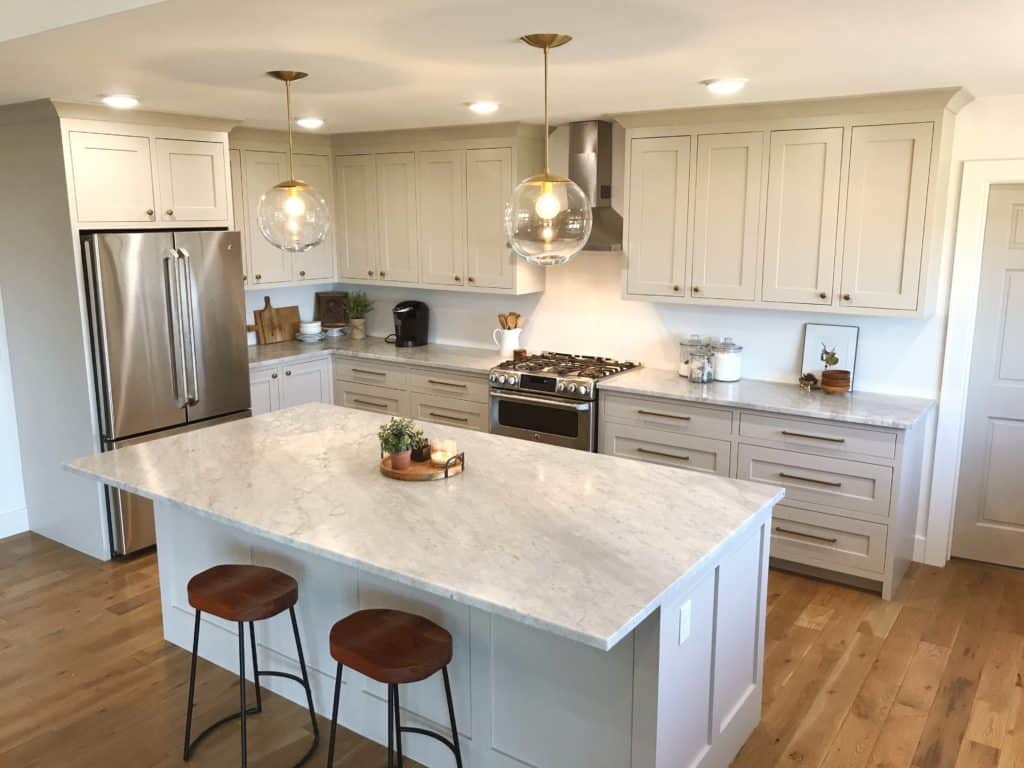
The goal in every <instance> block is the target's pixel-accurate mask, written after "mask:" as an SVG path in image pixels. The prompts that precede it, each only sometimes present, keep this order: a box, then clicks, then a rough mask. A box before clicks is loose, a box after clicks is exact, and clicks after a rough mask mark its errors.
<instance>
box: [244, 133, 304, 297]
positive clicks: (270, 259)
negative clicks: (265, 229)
mask: <svg viewBox="0 0 1024 768" xmlns="http://www.w3.org/2000/svg"><path fill="white" fill-rule="evenodd" d="M287 178H288V155H287V154H285V153H284V152H257V151H253V150H245V151H243V152H242V187H243V191H244V201H243V205H244V209H245V213H244V214H243V217H242V218H244V220H245V222H246V227H247V228H248V232H247V236H246V241H247V242H248V244H249V248H248V252H247V253H246V254H245V263H246V270H245V273H246V274H247V275H248V276H249V279H248V280H247V281H246V282H247V285H248V286H249V287H257V286H261V285H273V284H274V283H287V282H290V281H291V279H292V260H293V254H291V253H288V252H287V251H282V250H281V249H280V248H278V247H277V246H276V245H272V244H271V243H270V241H268V240H267V239H266V238H265V237H263V233H262V232H260V225H259V219H258V217H257V211H258V210H259V205H260V198H261V197H262V196H263V193H264V192H266V191H267V190H268V189H270V188H271V187H273V186H274V185H275V184H278V183H280V182H281V181H284V180H285V179H287Z"/></svg>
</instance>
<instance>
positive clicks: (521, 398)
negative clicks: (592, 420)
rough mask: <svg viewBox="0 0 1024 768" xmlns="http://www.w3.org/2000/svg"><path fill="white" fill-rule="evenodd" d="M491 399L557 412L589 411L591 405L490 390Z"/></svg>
mask: <svg viewBox="0 0 1024 768" xmlns="http://www.w3.org/2000/svg"><path fill="white" fill-rule="evenodd" d="M491 397H494V398H497V399H498V400H509V401H511V402H513V403H529V404H530V405H543V406H544V407H545V408H555V409H557V410H559V411H577V412H579V411H589V410H590V406H591V405H592V403H587V402H582V403H574V402H571V401H564V400H555V399H554V398H552V399H550V400H549V399H548V398H546V397H531V396H530V395H515V394H511V393H509V392H495V391H494V390H491Z"/></svg>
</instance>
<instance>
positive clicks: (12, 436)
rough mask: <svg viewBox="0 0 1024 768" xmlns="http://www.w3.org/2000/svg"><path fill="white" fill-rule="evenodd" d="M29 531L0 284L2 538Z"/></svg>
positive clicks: (0, 535)
mask: <svg viewBox="0 0 1024 768" xmlns="http://www.w3.org/2000/svg"><path fill="white" fill-rule="evenodd" d="M27 530H28V513H27V512H26V511H25V488H24V486H23V484H22V481H21V454H20V452H19V450H18V424H17V422H16V421H15V417H14V390H13V388H12V386H11V365H10V359H9V357H8V354H7V327H6V324H5V322H4V313H3V294H2V287H0V539H3V538H5V537H7V536H12V535H14V534H15V533H21V532H22V531H27Z"/></svg>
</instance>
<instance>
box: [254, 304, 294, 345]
mask: <svg viewBox="0 0 1024 768" xmlns="http://www.w3.org/2000/svg"><path fill="white" fill-rule="evenodd" d="M252 315H253V319H254V320H255V326H256V342H257V343H258V344H277V343H278V342H281V341H292V340H294V339H295V334H296V333H298V332H299V308H298V307H272V306H270V297H269V296H264V297H263V309H257V310H255V311H254V312H253V313H252Z"/></svg>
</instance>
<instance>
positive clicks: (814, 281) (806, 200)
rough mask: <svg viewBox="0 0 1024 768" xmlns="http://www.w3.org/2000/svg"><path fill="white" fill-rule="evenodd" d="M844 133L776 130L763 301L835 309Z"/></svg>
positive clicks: (770, 169)
mask: <svg viewBox="0 0 1024 768" xmlns="http://www.w3.org/2000/svg"><path fill="white" fill-rule="evenodd" d="M842 155H843V129H842V128H814V129H811V130H806V131H772V134H771V142H770V149H769V154H768V202H767V216H766V222H765V235H764V282H763V285H762V288H761V298H762V299H764V300H765V301H784V302H789V303H797V304H831V303H832V298H833V297H832V278H833V276H834V275H835V266H836V231H837V230H836V227H837V222H838V217H839V175H840V171H841V168H842Z"/></svg>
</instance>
